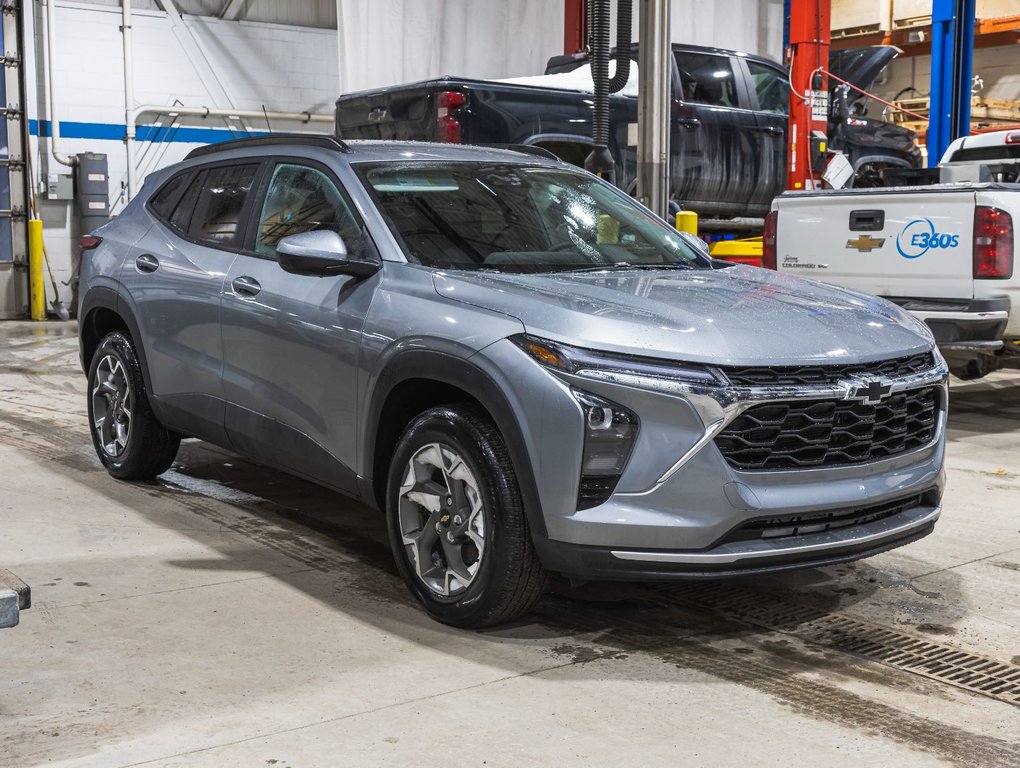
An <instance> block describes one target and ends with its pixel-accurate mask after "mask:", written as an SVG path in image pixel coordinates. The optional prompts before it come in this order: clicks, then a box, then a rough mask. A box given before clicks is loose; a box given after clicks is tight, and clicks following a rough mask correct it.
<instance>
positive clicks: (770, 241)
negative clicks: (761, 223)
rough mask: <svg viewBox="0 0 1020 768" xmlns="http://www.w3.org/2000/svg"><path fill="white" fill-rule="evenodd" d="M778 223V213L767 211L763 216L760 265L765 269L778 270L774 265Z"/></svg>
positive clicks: (775, 264)
mask: <svg viewBox="0 0 1020 768" xmlns="http://www.w3.org/2000/svg"><path fill="white" fill-rule="evenodd" d="M778 222H779V211H769V212H768V213H767V214H766V215H765V227H764V229H762V232H761V265H762V266H763V267H765V269H778V266H777V263H776V225H777V224H778Z"/></svg>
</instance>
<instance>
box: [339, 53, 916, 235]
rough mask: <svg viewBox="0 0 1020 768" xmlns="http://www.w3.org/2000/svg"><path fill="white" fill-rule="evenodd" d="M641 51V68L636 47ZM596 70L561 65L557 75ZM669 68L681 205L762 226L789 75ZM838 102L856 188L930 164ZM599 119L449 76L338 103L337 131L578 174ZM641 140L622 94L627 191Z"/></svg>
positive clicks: (613, 131) (685, 58)
mask: <svg viewBox="0 0 1020 768" xmlns="http://www.w3.org/2000/svg"><path fill="white" fill-rule="evenodd" d="M632 51H633V52H632V54H631V56H632V59H635V60H636V58H637V53H636V46H634V47H633V48H632ZM897 53H898V50H897V49H896V48H893V47H891V46H876V47H873V48H858V49H852V50H846V51H837V52H834V54H833V56H832V57H831V59H830V69H831V70H832V71H833V72H834V73H835V74H838V75H840V76H841V77H843V78H844V79H846V80H849V81H851V82H853V83H854V84H855V85H857V86H858V87H861V88H865V89H866V88H868V87H870V85H871V83H872V81H873V80H874V78H875V77H877V75H878V74H879V73H880V72H881V71H882V69H884V68H885V66H886V65H887V64H888V63H889V62H890V61H892V59H893V58H894V57H895V56H896V54H897ZM614 55H615V54H614ZM587 64H588V62H587V61H585V60H584V59H583V58H576V59H569V60H568V59H567V58H566V57H556V58H554V59H553V60H551V61H550V68H549V69H548V70H547V73H556V72H565V71H569V70H572V69H576V68H579V67H584V66H587ZM633 67H634V69H636V61H635V64H634V65H633ZM671 69H672V81H673V121H672V130H671V139H670V141H671V144H670V146H671V156H672V169H671V177H672V179H673V189H672V193H671V197H672V198H673V199H674V200H676V201H677V202H678V203H680V205H682V206H683V207H684V208H686V209H688V210H693V211H696V212H697V213H698V214H700V215H702V216H708V217H713V218H725V217H734V216H749V217H762V216H764V215H765V214H766V213H768V210H769V204H770V203H771V202H772V198H774V197H775V196H776V195H777V194H779V193H780V192H782V191H783V189H784V188H785V186H786V184H785V183H786V144H787V142H786V125H787V114H788V105H789V96H790V91H789V82H788V80H787V72H786V70H785V69H784V68H783V67H781V66H779V65H778V64H776V63H775V62H773V61H771V60H769V59H766V58H763V57H760V56H752V55H749V54H745V53H738V52H736V51H729V50H724V49H720V48H702V47H699V46H692V45H674V46H673V60H672V62H671ZM633 71H634V70H632V76H633ZM625 90H626V89H625ZM834 95H836V96H838V94H834ZM840 98H841V99H842V104H843V106H842V107H840V106H836V107H834V109H833V112H835V113H836V114H837V115H839V116H837V117H835V118H833V119H830V124H829V144H830V148H832V149H841V150H843V151H844V152H845V153H846V154H847V155H848V156H849V159H850V161H851V163H852V164H853V167H854V170H855V172H856V173H855V177H854V178H855V184H856V185H857V186H874V185H875V183H876V182H877V180H878V177H879V172H880V171H881V169H883V168H888V167H903V168H911V167H918V166H919V165H920V159H921V156H920V152H919V150H918V149H917V147H916V145H915V142H914V139H915V135H914V133H913V132H912V131H908V130H906V129H904V128H901V127H899V126H895V125H891V124H889V123H885V122H882V121H880V120H874V119H870V118H868V117H866V116H865V109H864V105H863V100H861V99H859V98H858V96H856V95H855V94H854V93H853V92H851V93H850V95H849V96H841V97H840ZM833 103H834V104H838V103H839V99H835V98H834V99H833ZM591 120H592V97H591V94H590V93H585V92H583V91H581V90H569V89H564V88H550V87H544V86H543V87H538V86H532V85H520V84H515V83H509V82H493V81H483V80H470V79H464V78H454V77H449V76H447V77H442V78H438V79H435V80H426V81H423V82H418V83H411V84H408V85H398V86H392V87H388V88H379V89H376V90H369V91H361V92H358V93H351V94H347V95H344V96H341V97H340V98H339V99H338V100H337V103H336V130H337V134H338V135H339V136H341V137H342V138H345V139H400V140H417V141H442V142H450V143H463V144H527V145H535V146H539V147H543V148H545V149H548V150H550V151H551V152H553V154H555V155H557V156H558V157H560V158H562V159H563V160H566V161H568V162H571V163H575V164H576V165H583V163H584V158H585V157H586V156H587V155H588V153H589V151H590V146H591ZM636 136H637V99H636V98H635V97H634V96H632V95H623V94H617V95H614V96H612V97H611V98H610V134H609V149H610V151H611V152H612V154H613V157H614V159H615V160H616V179H617V183H618V184H619V185H620V186H621V187H622V188H623V189H626V190H627V191H629V192H633V190H634V184H635V174H636V153H635V149H636V147H635V145H636V142H637V138H636Z"/></svg>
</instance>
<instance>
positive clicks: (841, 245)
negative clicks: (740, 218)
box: [776, 188, 975, 299]
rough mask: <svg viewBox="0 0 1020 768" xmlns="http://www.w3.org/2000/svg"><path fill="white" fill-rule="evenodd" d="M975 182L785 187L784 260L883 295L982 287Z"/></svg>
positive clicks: (784, 265)
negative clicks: (812, 189)
mask: <svg viewBox="0 0 1020 768" xmlns="http://www.w3.org/2000/svg"><path fill="white" fill-rule="evenodd" d="M974 206H975V192H974V190H973V189H955V190H948V191H947V190H946V189H945V188H942V189H939V190H937V191H935V190H927V189H925V188H915V189H912V190H910V191H906V190H903V191H890V192H879V191H877V190H876V191H874V192H871V191H868V192H857V193H855V194H853V193H851V194H848V193H845V192H836V193H830V194H804V195H798V194H796V193H795V194H792V195H784V196H782V197H780V198H779V199H778V201H777V208H778V211H779V213H778V220H777V233H776V234H777V238H776V256H777V259H776V261H777V266H778V268H779V270H780V271H783V272H789V273H791V274H795V275H797V276H799V277H811V278H814V279H816V280H822V281H824V282H827V283H833V284H835V285H840V286H844V287H846V288H853V289H855V290H859V291H863V292H865V293H871V294H875V295H878V296H890V297H917V298H922V297H923V298H933V299H969V298H972V297H973V295H974V281H973V247H972V243H973V232H974Z"/></svg>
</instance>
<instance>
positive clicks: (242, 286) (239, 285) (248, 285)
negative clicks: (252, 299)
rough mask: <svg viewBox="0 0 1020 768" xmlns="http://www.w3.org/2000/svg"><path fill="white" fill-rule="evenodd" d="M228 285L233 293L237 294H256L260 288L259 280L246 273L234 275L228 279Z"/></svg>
mask: <svg viewBox="0 0 1020 768" xmlns="http://www.w3.org/2000/svg"><path fill="white" fill-rule="evenodd" d="M230 287H231V288H233V289H234V293H236V294H237V295H238V296H257V295H258V293H259V291H261V290H262V286H261V285H259V281H258V280H256V279H255V278H254V277H248V276H247V275H241V276H240V277H235V278H234V279H233V280H231V281H230Z"/></svg>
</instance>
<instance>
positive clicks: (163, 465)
mask: <svg viewBox="0 0 1020 768" xmlns="http://www.w3.org/2000/svg"><path fill="white" fill-rule="evenodd" d="M87 401H88V415H89V425H90V426H91V432H92V444H93V445H94V446H95V449H96V454H97V455H98V456H99V460H100V461H101V462H102V463H103V466H104V467H106V470H107V471H108V472H109V473H110V474H111V475H113V476H114V477H116V478H118V479H120V480H147V479H150V478H153V477H155V476H156V475H159V474H161V473H163V472H165V471H166V470H167V469H169V468H170V465H171V464H173V461H174V458H175V457H176V456H177V449H178V447H179V446H180V443H181V436H180V435H179V434H177V433H176V432H171V431H170V430H168V429H166V428H165V427H164V426H163V425H162V424H160V423H159V420H158V419H156V416H155V414H153V412H152V408H151V407H150V406H149V398H148V395H147V393H146V390H145V382H144V381H143V379H142V371H141V366H140V365H139V363H138V356H137V354H136V353H135V348H134V345H133V343H132V342H131V339H130V338H129V337H128V336H126V335H125V334H123V333H121V332H119V331H118V332H115V333H111V334H109V335H108V336H106V337H105V338H104V339H103V340H102V341H101V342H100V343H99V347H98V348H97V349H96V352H95V354H94V355H93V356H92V364H91V365H90V366H89V380H88V395H87Z"/></svg>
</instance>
